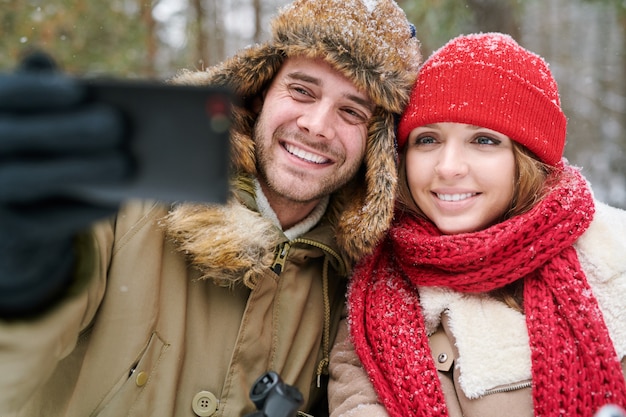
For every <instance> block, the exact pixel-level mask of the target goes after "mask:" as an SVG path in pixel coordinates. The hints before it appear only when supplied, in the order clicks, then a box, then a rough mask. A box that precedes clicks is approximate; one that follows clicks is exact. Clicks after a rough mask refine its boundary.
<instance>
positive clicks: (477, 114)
mask: <svg viewBox="0 0 626 417" xmlns="http://www.w3.org/2000/svg"><path fill="white" fill-rule="evenodd" d="M438 122H457V123H467V124H472V125H476V126H482V127H486V128H488V129H492V130H495V131H497V132H500V133H502V134H504V135H506V136H508V137H510V138H511V139H512V140H514V141H516V142H518V143H520V144H522V145H524V146H526V147H527V148H528V149H529V150H530V151H531V152H533V153H534V154H535V155H537V157H538V158H539V159H540V160H542V161H543V162H545V163H547V164H550V165H555V164H556V163H557V162H559V161H560V160H561V157H562V156H563V148H564V146H565V135H566V126H567V119H566V118H565V115H564V114H563V112H562V110H561V107H560V100H559V92H558V88H557V84H556V81H555V80H554V78H553V76H552V74H551V72H550V69H549V67H548V64H547V63H546V62H545V61H544V60H543V59H542V58H541V57H540V56H538V55H536V54H534V53H532V52H530V51H528V50H526V49H524V48H522V47H521V46H520V45H519V44H517V43H516V42H515V41H514V40H513V38H511V37H510V36H509V35H504V34H501V33H484V34H473V35H467V36H459V37H457V38H455V39H453V40H451V41H450V42H448V43H447V44H446V45H444V46H443V47H442V48H441V49H439V50H438V51H436V52H435V53H434V54H433V55H432V56H431V57H430V58H428V60H427V61H426V62H425V63H424V65H423V67H422V68H421V69H420V73H419V76H418V80H417V82H416V84H415V88H414V89H413V92H412V93H411V100H410V102H409V105H408V107H407V109H406V111H405V113H404V114H403V116H402V119H401V121H400V125H399V127H398V145H399V146H400V147H402V146H403V145H404V143H405V142H406V140H407V138H408V136H409V134H410V133H411V131H412V130H413V129H414V128H416V127H419V126H423V125H427V124H430V123H438Z"/></svg>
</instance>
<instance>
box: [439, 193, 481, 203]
mask: <svg viewBox="0 0 626 417" xmlns="http://www.w3.org/2000/svg"><path fill="white" fill-rule="evenodd" d="M475 195H476V193H464V194H439V193H437V198H439V199H440V200H443V201H461V200H465V199H466V198H470V197H472V196H475Z"/></svg>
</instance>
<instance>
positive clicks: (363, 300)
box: [348, 166, 626, 417]
mask: <svg viewBox="0 0 626 417" xmlns="http://www.w3.org/2000/svg"><path fill="white" fill-rule="evenodd" d="M564 173H565V174H564V175H563V178H562V179H561V180H560V182H559V185H558V186H557V187H555V188H554V189H552V190H551V191H550V193H549V194H548V195H547V197H546V198H545V199H543V200H542V201H541V202H540V203H539V204H538V205H536V206H535V207H534V208H533V209H532V210H531V211H529V212H528V213H525V214H523V215H520V216H516V217H514V218H512V219H510V220H507V221H505V222H502V223H499V224H497V225H494V226H492V227H490V228H488V229H486V230H483V231H479V232H476V233H468V234H459V235H441V234H440V233H439V232H438V231H437V229H436V228H435V227H434V226H433V225H432V224H431V223H429V222H426V221H424V220H421V219H418V218H415V217H412V216H408V215H405V216H399V218H398V219H396V220H394V224H393V225H392V228H391V230H390V232H389V234H388V236H387V238H386V240H385V241H384V242H383V243H382V244H381V245H379V247H378V248H377V249H376V251H375V253H373V254H372V255H371V256H370V257H368V258H366V259H365V260H364V261H363V262H362V263H361V264H360V265H358V266H357V268H356V269H355V271H354V277H353V281H352V283H351V287H350V290H349V293H348V302H349V308H350V324H351V333H352V337H353V341H354V344H355V348H356V351H357V353H358V355H359V357H360V359H361V361H362V363H363V366H364V367H365V369H366V370H367V372H368V374H369V375H370V378H371V380H372V382H373V384H374V387H375V389H376V391H377V393H378V396H379V398H380V400H381V402H382V403H383V404H384V405H385V407H386V408H387V410H388V412H389V414H390V415H391V416H398V417H407V416H447V415H448V412H447V408H446V405H445V400H444V396H443V392H442V390H441V386H440V383H439V379H438V376H437V371H436V368H435V365H434V362H433V360H432V357H431V352H430V347H429V345H428V335H427V334H426V330H425V327H424V319H423V316H422V312H421V308H420V305H419V294H418V291H417V288H416V286H441V287H448V288H451V289H453V290H455V291H460V292H485V291H490V290H493V289H496V288H501V287H503V286H504V285H506V284H509V283H511V282H513V281H515V280H518V279H521V278H523V279H524V280H525V285H524V310H525V314H526V324H527V328H528V334H529V338H530V348H531V361H532V379H533V384H532V393H533V402H534V411H535V415H536V416H592V415H593V414H594V412H595V411H597V409H598V408H599V407H601V406H602V405H604V404H607V403H614V404H618V405H621V406H622V407H623V406H625V405H626V385H625V382H624V376H623V374H622V370H621V366H620V362H619V359H618V358H617V354H616V352H615V348H614V347H613V343H612V342H611V340H610V337H609V334H608V331H607V328H606V325H605V323H604V320H603V317H602V313H601V311H600V309H599V307H598V303H597V301H596V299H595V297H594V296H593V294H592V291H591V289H590V287H589V285H588V283H587V279H586V277H585V274H584V273H583V271H582V269H581V267H580V263H579V262H578V257H577V255H576V252H575V249H574V248H573V246H572V244H573V243H574V242H575V241H576V239H578V238H579V237H580V236H581V235H582V234H583V232H584V231H585V230H586V229H587V228H588V227H589V224H590V222H591V219H592V217H593V213H594V206H593V199H592V195H591V192H590V190H589V189H588V187H587V185H586V182H585V180H584V179H583V178H582V176H581V175H580V174H579V173H578V171H577V170H575V169H574V168H571V167H568V166H565V167H564Z"/></svg>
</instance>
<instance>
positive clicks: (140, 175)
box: [73, 78, 235, 203]
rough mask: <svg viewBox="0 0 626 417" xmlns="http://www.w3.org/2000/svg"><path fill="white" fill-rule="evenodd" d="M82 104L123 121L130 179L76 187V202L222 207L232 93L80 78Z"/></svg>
mask: <svg viewBox="0 0 626 417" xmlns="http://www.w3.org/2000/svg"><path fill="white" fill-rule="evenodd" d="M81 82H82V83H84V84H85V86H86V88H87V91H88V100H95V101H99V102H105V103H109V104H111V105H113V106H115V107H116V108H117V109H119V110H120V111H121V112H122V113H123V115H124V117H125V118H126V121H127V124H128V129H129V131H130V132H129V133H130V134H129V138H130V139H129V143H128V146H129V148H130V151H131V153H132V155H133V156H134V158H135V161H136V175H134V178H133V179H132V180H130V181H129V182H127V183H124V184H120V185H116V186H103V187H79V188H78V189H75V190H73V192H74V193H75V195H78V196H80V198H85V199H91V200H98V201H102V202H110V203H120V202H123V201H125V200H128V199H133V198H142V199H156V200H161V201H166V202H183V201H193V202H210V203H224V202H225V201H226V199H227V196H228V189H229V186H228V184H229V181H228V174H229V159H230V157H229V153H230V152H229V130H230V124H231V108H232V104H233V103H234V100H235V98H234V95H233V94H232V93H231V92H230V91H229V90H227V89H226V88H221V87H207V86H180V85H171V84H166V83H160V82H156V81H155V82H153V81H136V80H122V79H105V78H93V79H84V80H81Z"/></svg>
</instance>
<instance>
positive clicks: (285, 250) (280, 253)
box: [272, 238, 346, 275]
mask: <svg viewBox="0 0 626 417" xmlns="http://www.w3.org/2000/svg"><path fill="white" fill-rule="evenodd" d="M294 243H304V244H307V245H309V246H313V247H316V248H319V249H321V250H323V251H324V252H325V253H327V254H329V255H331V256H332V257H333V258H335V260H336V261H337V263H338V265H339V268H340V271H338V272H339V273H340V274H341V275H345V274H346V266H345V264H344V262H343V259H341V256H340V255H339V254H338V253H337V252H336V251H334V250H333V249H332V248H331V247H329V246H326V245H324V244H322V243H319V242H317V241H315V240H310V239H303V238H296V239H294V240H292V241H289V242H283V243H281V244H279V245H278V246H277V247H276V251H275V253H276V256H275V257H274V263H273V264H272V271H274V273H275V274H276V275H280V273H281V272H283V269H284V268H285V262H286V261H287V255H289V249H291V247H292V246H293V244H294Z"/></svg>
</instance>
